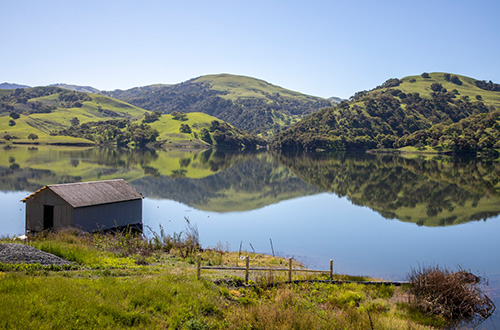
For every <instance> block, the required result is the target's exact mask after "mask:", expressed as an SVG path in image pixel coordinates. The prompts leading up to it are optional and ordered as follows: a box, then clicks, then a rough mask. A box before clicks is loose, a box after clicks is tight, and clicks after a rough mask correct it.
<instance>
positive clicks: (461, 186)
mask: <svg viewBox="0 0 500 330" xmlns="http://www.w3.org/2000/svg"><path fill="white" fill-rule="evenodd" d="M0 172H1V175H0V190H1V192H0V205H1V208H2V210H3V211H2V214H3V216H2V219H1V220H0V221H1V227H0V235H2V236H13V235H18V234H21V233H23V232H24V205H23V203H21V202H20V200H21V199H22V198H24V197H26V196H27V195H28V194H29V193H31V192H33V191H35V190H37V189H39V188H40V187H42V186H44V185H46V184H51V183H62V182H74V181H91V180H99V179H112V178H124V179H126V180H127V181H128V182H129V183H130V184H131V185H132V186H134V187H135V188H136V189H137V190H138V191H140V192H141V193H142V194H143V195H144V196H146V199H145V200H144V208H143V209H144V211H143V213H144V214H143V222H144V226H145V228H151V230H154V231H159V230H160V226H161V227H163V228H164V230H165V231H166V232H167V233H173V232H181V231H183V230H184V229H185V227H186V222H185V220H184V219H185V218H188V219H189V220H190V221H191V223H194V224H196V225H197V227H198V230H199V234H200V239H201V243H202V245H203V246H204V247H215V246H216V245H219V246H220V245H222V246H224V247H225V248H228V249H230V250H238V249H239V247H240V244H242V247H243V249H244V250H247V251H253V250H255V251H256V252H261V253H271V244H270V240H272V243H273V246H274V251H275V253H276V254H278V255H282V256H292V257H294V258H296V259H298V260H300V261H302V262H303V263H304V264H306V265H308V266H310V267H313V268H320V269H328V267H329V260H330V259H333V261H334V268H335V270H336V271H337V272H339V273H348V274H353V275H369V276H376V277H381V278H386V279H396V280H403V279H405V277H406V274H407V273H408V272H409V271H410V269H411V268H412V267H418V266H419V265H436V264H439V265H444V266H449V267H450V268H456V267H459V266H460V267H463V268H465V269H470V270H471V271H473V272H475V273H477V274H480V275H484V276H486V277H488V278H489V279H490V286H489V287H488V290H489V296H490V297H492V298H493V299H494V300H495V302H496V304H497V306H500V298H499V297H500V294H499V291H500V256H499V254H498V251H500V239H498V234H499V233H500V216H499V214H500V164H498V163H495V162H491V161H487V160H477V159H453V158H448V157H441V158H433V159H431V158H429V159H425V158H403V157H399V156H387V155H386V156H380V155H345V154H334V155H271V154H268V153H253V154H228V153H226V154H224V153H215V152H211V151H207V152H201V153H197V152H194V151H193V152H180V151H170V152H131V151H118V150H106V149H77V148H74V149H68V148H48V147H41V146H40V147H38V148H28V147H17V148H12V149H3V150H1V151H0ZM495 325H496V326H497V327H500V322H499V320H498V318H492V319H491V320H488V322H487V323H486V324H483V326H484V327H486V328H494V327H495Z"/></svg>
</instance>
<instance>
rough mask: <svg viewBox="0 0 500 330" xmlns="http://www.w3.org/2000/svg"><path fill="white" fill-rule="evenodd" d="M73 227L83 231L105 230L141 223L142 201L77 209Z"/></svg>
mask: <svg viewBox="0 0 500 330" xmlns="http://www.w3.org/2000/svg"><path fill="white" fill-rule="evenodd" d="M73 219H74V221H73V223H74V226H75V227H77V228H80V229H82V230H85V231H96V230H106V229H112V228H115V227H123V226H127V225H133V224H140V223H142V200H132V201H125V202H119V203H110V204H103V205H93V206H87V207H79V208H76V209H75V210H74V217H73Z"/></svg>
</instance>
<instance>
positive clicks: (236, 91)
mask: <svg viewBox="0 0 500 330" xmlns="http://www.w3.org/2000/svg"><path fill="white" fill-rule="evenodd" d="M190 81H191V82H194V83H197V82H201V83H208V84H210V86H211V88H212V89H213V90H216V91H220V92H223V93H227V94H224V95H223V96H222V98H224V99H228V100H232V101H236V100H238V99H250V98H257V99H264V100H265V101H266V102H268V103H271V100H270V99H269V95H273V94H279V95H281V96H283V97H289V98H295V99H298V100H304V101H318V100H322V99H321V98H319V97H315V96H310V95H305V94H302V93H299V92H294V91H291V90H288V89H285V88H283V87H279V86H276V85H273V84H270V83H268V82H266V81H264V80H260V79H256V78H251V77H246V76H237V75H231V74H216V75H206V76H202V77H199V78H195V79H192V80H190Z"/></svg>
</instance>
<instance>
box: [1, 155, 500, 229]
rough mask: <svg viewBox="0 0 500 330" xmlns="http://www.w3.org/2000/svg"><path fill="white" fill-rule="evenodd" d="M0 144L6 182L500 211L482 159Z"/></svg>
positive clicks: (389, 208)
mask: <svg viewBox="0 0 500 330" xmlns="http://www.w3.org/2000/svg"><path fill="white" fill-rule="evenodd" d="M0 153H1V154H0V190H7V191H12V190H16V191H19V190H23V191H35V190H37V189H39V188H40V187H42V186H44V185H47V184H54V183H65V182H78V181H94V180H106V179H116V178H123V179H125V180H127V181H129V182H131V184H132V185H133V186H134V187H136V188H137V189H138V190H139V191H140V192H142V193H143V194H144V195H145V196H147V197H151V198H168V199H172V200H176V201H179V202H182V203H185V204H187V205H190V206H193V207H196V208H198V209H202V210H207V211H217V212H230V211H245V210H253V209H257V208H261V207H263V206H266V205H271V204H274V203H278V202H280V201H283V200H288V199H292V198H296V197H300V196H305V195H311V194H315V193H319V192H322V191H328V192H333V193H335V194H337V195H338V196H348V198H349V199H350V200H351V201H352V202H353V203H354V204H357V205H362V206H368V207H370V208H371V209H373V210H375V211H377V212H378V213H380V214H382V215H383V216H384V217H386V218H391V219H392V218H395V219H399V220H401V221H407V222H413V223H417V224H419V225H426V226H442V225H451V224H458V223H464V222H467V221H472V220H480V219H486V218H488V217H492V216H496V215H498V214H500V164H499V163H498V162H491V161H484V160H477V159H464V158H458V159H457V158H450V157H435V158H432V159H421V158H412V159H409V158H404V157H401V156H396V155H370V154H357V155H346V154H334V155H329V156H325V155H321V154H314V155H306V154H301V155H293V156H290V155H284V154H279V155H275V156H271V155H270V154H268V153H265V152H259V153H223V152H213V151H202V152H196V151H178V150H177V151H168V152H165V151H140V150H116V149H99V148H87V149H85V148H57V147H46V146H39V147H22V146H20V147H14V148H4V149H3V150H0Z"/></svg>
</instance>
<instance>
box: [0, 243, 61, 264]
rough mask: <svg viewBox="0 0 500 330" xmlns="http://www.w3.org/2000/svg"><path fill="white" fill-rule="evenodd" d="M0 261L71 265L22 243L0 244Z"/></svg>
mask: <svg viewBox="0 0 500 330" xmlns="http://www.w3.org/2000/svg"><path fill="white" fill-rule="evenodd" d="M0 262H2V263H10V264H40V265H42V266H49V265H58V266H60V265H71V262H69V261H67V260H64V259H63V258H60V257H58V256H55V255H53V254H51V253H47V252H43V251H40V250H38V249H37V248H34V247H32V246H29V245H24V244H0Z"/></svg>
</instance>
